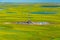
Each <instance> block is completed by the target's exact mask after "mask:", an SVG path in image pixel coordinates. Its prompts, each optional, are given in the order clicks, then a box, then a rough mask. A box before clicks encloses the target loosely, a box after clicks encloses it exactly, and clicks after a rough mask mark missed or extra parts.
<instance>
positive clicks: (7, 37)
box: [0, 4, 60, 40]
mask: <svg viewBox="0 0 60 40" xmlns="http://www.w3.org/2000/svg"><path fill="white" fill-rule="evenodd" d="M0 5H1V6H0V40H60V5H58V7H57V6H56V7H51V6H50V7H47V6H49V5H52V6H54V4H24V5H23V4H22V5H21V4H19V5H15V4H4V5H2V4H0ZM43 5H45V7H43ZM46 5H47V6H46ZM29 19H30V20H31V21H32V22H49V23H51V24H50V25H29V24H28V25H25V24H24V25H23V24H4V22H20V21H28V20H29Z"/></svg>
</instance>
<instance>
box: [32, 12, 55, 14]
mask: <svg viewBox="0 0 60 40" xmlns="http://www.w3.org/2000/svg"><path fill="white" fill-rule="evenodd" d="M31 13H32V14H56V12H31Z"/></svg>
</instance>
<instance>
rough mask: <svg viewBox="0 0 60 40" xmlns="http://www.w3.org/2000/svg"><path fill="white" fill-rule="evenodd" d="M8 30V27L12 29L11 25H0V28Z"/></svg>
mask: <svg viewBox="0 0 60 40" xmlns="http://www.w3.org/2000/svg"><path fill="white" fill-rule="evenodd" d="M7 29H8V30H9V29H13V27H12V26H8V25H7V26H6V25H0V30H7Z"/></svg>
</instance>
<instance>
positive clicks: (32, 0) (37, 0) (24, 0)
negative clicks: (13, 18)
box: [0, 0, 60, 3]
mask: <svg viewBox="0 0 60 40" xmlns="http://www.w3.org/2000/svg"><path fill="white" fill-rule="evenodd" d="M0 2H13V3H14V2H15V3H60V0H0Z"/></svg>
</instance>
